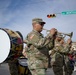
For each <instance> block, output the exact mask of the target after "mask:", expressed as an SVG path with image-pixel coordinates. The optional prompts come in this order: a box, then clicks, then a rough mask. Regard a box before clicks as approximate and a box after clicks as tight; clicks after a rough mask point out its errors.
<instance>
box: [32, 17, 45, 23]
mask: <svg viewBox="0 0 76 75" xmlns="http://www.w3.org/2000/svg"><path fill="white" fill-rule="evenodd" d="M32 23H39V24H45V23H46V22H44V21H43V20H42V19H41V18H34V19H32Z"/></svg>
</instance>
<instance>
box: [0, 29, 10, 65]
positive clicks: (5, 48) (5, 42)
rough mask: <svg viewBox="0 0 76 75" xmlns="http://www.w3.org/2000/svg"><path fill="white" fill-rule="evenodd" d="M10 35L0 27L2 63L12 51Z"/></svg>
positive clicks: (0, 58)
mask: <svg viewBox="0 0 76 75" xmlns="http://www.w3.org/2000/svg"><path fill="white" fill-rule="evenodd" d="M10 43H11V42H10V37H9V35H8V34H7V33H6V31H4V30H2V29H0V63H2V62H3V61H5V60H6V58H7V57H8V55H9V52H10V47H11V44H10Z"/></svg>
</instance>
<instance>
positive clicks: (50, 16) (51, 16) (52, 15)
mask: <svg viewBox="0 0 76 75" xmlns="http://www.w3.org/2000/svg"><path fill="white" fill-rule="evenodd" d="M47 17H48V18H53V17H56V15H55V14H49V15H47Z"/></svg>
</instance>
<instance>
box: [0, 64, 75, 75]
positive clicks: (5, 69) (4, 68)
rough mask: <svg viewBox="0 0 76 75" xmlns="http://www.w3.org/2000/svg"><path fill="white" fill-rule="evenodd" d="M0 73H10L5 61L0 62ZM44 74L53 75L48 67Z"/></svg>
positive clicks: (6, 74) (4, 74)
mask: <svg viewBox="0 0 76 75" xmlns="http://www.w3.org/2000/svg"><path fill="white" fill-rule="evenodd" d="M0 75H10V73H9V69H8V65H7V63H4V64H1V66H0ZM46 75H54V73H53V71H52V68H51V69H49V68H48V70H47V72H46ZM73 75H76V72H73Z"/></svg>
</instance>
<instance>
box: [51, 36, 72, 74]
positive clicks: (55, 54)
mask: <svg viewBox="0 0 76 75" xmlns="http://www.w3.org/2000/svg"><path fill="white" fill-rule="evenodd" d="M70 42H71V41H70V40H68V41H67V45H66V46H65V47H64V39H63V38H60V37H59V36H58V37H57V38H56V44H55V47H54V48H53V50H52V53H51V58H52V60H51V64H52V67H53V71H54V74H55V75H63V65H64V54H66V53H68V52H69V48H70V46H69V44H70Z"/></svg>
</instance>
